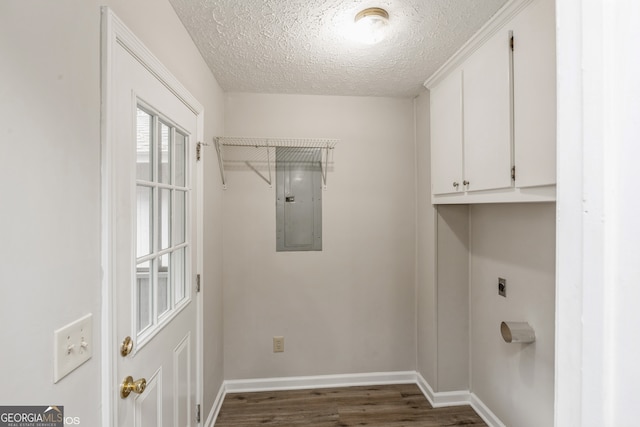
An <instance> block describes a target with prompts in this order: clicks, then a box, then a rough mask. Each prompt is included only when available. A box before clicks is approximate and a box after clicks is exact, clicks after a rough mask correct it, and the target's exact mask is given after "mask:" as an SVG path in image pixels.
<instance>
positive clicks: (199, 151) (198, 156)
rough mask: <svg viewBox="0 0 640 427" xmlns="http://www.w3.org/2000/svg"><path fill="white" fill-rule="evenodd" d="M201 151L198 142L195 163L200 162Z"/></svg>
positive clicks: (200, 145) (200, 144) (200, 143)
mask: <svg viewBox="0 0 640 427" xmlns="http://www.w3.org/2000/svg"><path fill="white" fill-rule="evenodd" d="M201 151H202V142H198V143H197V144H196V160H197V161H200V157H201Z"/></svg>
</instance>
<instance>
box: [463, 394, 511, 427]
mask: <svg viewBox="0 0 640 427" xmlns="http://www.w3.org/2000/svg"><path fill="white" fill-rule="evenodd" d="M469 402H470V403H471V407H472V408H473V409H474V410H475V411H476V412H477V413H478V415H480V417H481V418H482V419H483V420H484V422H485V423H487V425H488V426H489V427H506V426H505V425H504V423H503V422H502V421H500V418H498V417H497V416H496V414H494V413H493V412H492V411H491V409H489V408H488V407H487V405H485V404H484V403H483V402H482V400H480V398H478V396H476V395H475V394H474V393H471V396H470V399H469Z"/></svg>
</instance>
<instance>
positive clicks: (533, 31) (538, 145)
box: [511, 0, 556, 187]
mask: <svg viewBox="0 0 640 427" xmlns="http://www.w3.org/2000/svg"><path fill="white" fill-rule="evenodd" d="M511 28H512V30H513V36H514V46H515V47H514V51H513V80H514V134H515V142H514V149H515V153H514V154H515V166H516V186H517V187H532V186H539V185H549V184H555V183H556V49H555V39H556V37H555V9H554V1H553V0H536V1H534V2H533V3H532V4H531V5H529V6H528V7H527V8H526V9H525V10H523V11H522V13H520V14H519V15H518V16H517V17H516V18H515V19H514V20H513V22H512V23H511Z"/></svg>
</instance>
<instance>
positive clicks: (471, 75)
mask: <svg viewBox="0 0 640 427" xmlns="http://www.w3.org/2000/svg"><path fill="white" fill-rule="evenodd" d="M510 50H511V48H510V36H509V31H508V30H500V31H498V33H496V34H495V35H493V36H492V37H491V38H490V39H489V40H488V41H487V42H486V43H485V44H484V45H483V46H482V47H480V48H479V49H478V50H477V51H476V52H475V53H474V54H473V55H471V57H469V59H468V60H467V62H466V63H465V65H464V76H463V80H464V85H463V90H464V92H463V93H464V172H465V174H464V178H465V180H466V181H468V182H469V184H468V185H467V187H466V189H467V190H469V191H476V190H489V189H497V188H506V187H510V186H511V82H510V63H509V60H510Z"/></svg>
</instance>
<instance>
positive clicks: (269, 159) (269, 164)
mask: <svg viewBox="0 0 640 427" xmlns="http://www.w3.org/2000/svg"><path fill="white" fill-rule="evenodd" d="M265 143H266V144H267V167H268V168H269V188H271V187H273V184H272V183H271V182H272V181H271V151H270V150H269V140H266V142H265Z"/></svg>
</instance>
